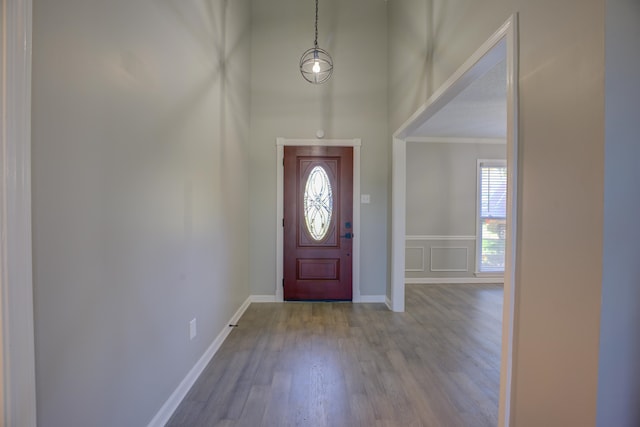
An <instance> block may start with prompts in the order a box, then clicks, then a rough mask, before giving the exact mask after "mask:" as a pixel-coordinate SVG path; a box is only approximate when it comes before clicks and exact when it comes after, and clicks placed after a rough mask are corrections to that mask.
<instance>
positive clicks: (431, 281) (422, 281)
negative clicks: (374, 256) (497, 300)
mask: <svg viewBox="0 0 640 427" xmlns="http://www.w3.org/2000/svg"><path fill="white" fill-rule="evenodd" d="M404 283H406V284H407V285H464V284H472V285H473V284H489V283H504V277H418V278H405V279H404Z"/></svg>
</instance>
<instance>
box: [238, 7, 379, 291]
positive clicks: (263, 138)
mask: <svg viewBox="0 0 640 427" xmlns="http://www.w3.org/2000/svg"><path fill="white" fill-rule="evenodd" d="M386 10H387V5H386V3H385V1H384V0H349V1H342V0H329V1H321V2H320V19H319V40H318V43H319V45H320V47H322V48H325V49H327V50H328V51H329V53H330V54H331V55H332V57H333V59H334V63H335V71H334V74H333V76H332V77H331V80H329V81H328V82H327V83H325V84H323V85H318V86H314V85H311V84H309V83H307V82H305V81H304V80H303V79H302V76H301V75H300V72H299V71H298V63H299V61H300V56H301V55H302V53H303V52H304V51H305V50H306V49H308V48H310V47H312V46H313V35H314V34H313V19H314V3H313V2H312V1H300V0H269V1H266V0H256V1H254V2H253V12H252V39H251V40H252V58H251V59H252V73H251V97H252V98H251V149H250V158H251V175H250V187H251V206H250V208H251V209H250V246H251V249H250V257H249V271H250V283H251V293H252V294H261V295H274V294H275V286H276V278H275V270H276V254H275V250H274V249H275V242H276V229H275V225H276V218H275V215H276V205H275V196H276V145H275V140H276V137H279V136H280V137H286V138H315V134H316V130H318V129H324V131H325V133H326V136H325V139H342V138H361V139H362V152H361V153H362V170H361V187H362V193H363V194H370V195H371V204H368V205H362V212H361V245H362V246H361V247H362V250H361V266H362V268H361V275H360V278H361V280H360V281H361V287H360V289H361V293H362V294H364V295H383V294H384V293H385V288H386V282H387V268H386V265H387V253H386V245H387V233H386V225H387V203H388V165H387V163H388V154H387V153H388V144H389V140H388V137H387V136H388V129H387V89H386V84H387V48H386V41H387V32H386V25H387V18H386V16H387V15H386Z"/></svg>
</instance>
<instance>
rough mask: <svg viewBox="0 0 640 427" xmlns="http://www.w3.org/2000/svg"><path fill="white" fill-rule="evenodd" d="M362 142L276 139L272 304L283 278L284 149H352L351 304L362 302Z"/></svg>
mask: <svg viewBox="0 0 640 427" xmlns="http://www.w3.org/2000/svg"><path fill="white" fill-rule="evenodd" d="M361 145H362V141H361V140H360V139H359V138H355V139H293V138H281V137H278V138H276V151H277V155H276V171H277V172H276V183H277V185H276V187H277V192H276V301H277V302H283V301H284V292H283V289H282V283H283V279H284V229H283V227H282V219H283V218H284V165H283V162H284V147H285V146H317V147H352V148H353V247H352V252H351V255H352V263H353V264H352V266H351V271H352V277H351V284H352V296H351V298H352V302H362V298H361V297H360V147H361Z"/></svg>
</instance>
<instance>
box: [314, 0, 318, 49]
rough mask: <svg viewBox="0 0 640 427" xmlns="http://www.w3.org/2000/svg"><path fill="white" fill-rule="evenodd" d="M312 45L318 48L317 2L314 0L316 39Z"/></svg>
mask: <svg viewBox="0 0 640 427" xmlns="http://www.w3.org/2000/svg"><path fill="white" fill-rule="evenodd" d="M313 45H314V46H315V47H316V48H317V47H318V0H316V38H315V41H314V42H313Z"/></svg>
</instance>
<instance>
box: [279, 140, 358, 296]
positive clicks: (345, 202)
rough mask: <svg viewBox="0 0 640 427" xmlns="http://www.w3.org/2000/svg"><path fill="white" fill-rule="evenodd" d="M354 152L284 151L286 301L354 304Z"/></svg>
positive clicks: (347, 149) (327, 149)
mask: <svg viewBox="0 0 640 427" xmlns="http://www.w3.org/2000/svg"><path fill="white" fill-rule="evenodd" d="M352 214H353V148H351V147H315V146H314V147H285V149H284V299H285V300H289V301H291V300H347V301H350V300H351V296H352V285H351V277H352V275H351V270H352V262H351V250H352V246H353V240H352V239H353V224H352Z"/></svg>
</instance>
